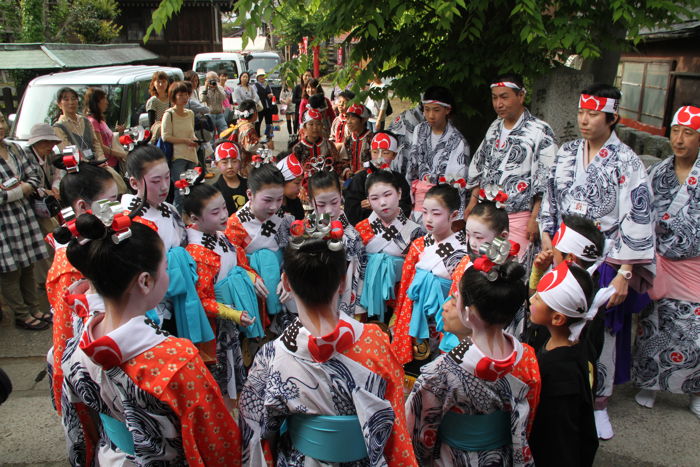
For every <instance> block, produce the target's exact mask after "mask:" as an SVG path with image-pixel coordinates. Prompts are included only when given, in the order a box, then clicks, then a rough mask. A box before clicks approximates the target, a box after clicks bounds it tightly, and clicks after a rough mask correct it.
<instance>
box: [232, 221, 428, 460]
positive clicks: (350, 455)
mask: <svg viewBox="0 0 700 467" xmlns="http://www.w3.org/2000/svg"><path fill="white" fill-rule="evenodd" d="M311 225H312V226H314V227H315V223H311ZM314 227H310V229H309V230H312V231H306V232H305V229H301V231H300V232H295V233H299V234H300V235H299V236H294V237H293V239H292V240H291V241H290V244H289V245H288V246H287V248H286V249H285V252H284V273H283V275H282V282H283V284H284V289H285V291H288V292H289V293H291V294H292V296H293V297H294V301H295V302H296V304H297V310H298V312H299V316H298V318H296V319H295V321H294V322H293V323H292V324H291V325H290V326H288V327H287V329H286V330H285V331H284V333H283V334H282V335H281V336H280V337H279V338H277V339H276V340H274V341H273V342H268V343H267V344H265V346H264V347H263V348H262V349H261V350H260V352H258V354H257V356H256V357H255V362H254V363H253V366H252V368H251V369H250V372H249V374H248V379H247V380H246V383H245V385H244V387H243V392H242V393H241V397H240V414H241V423H242V426H243V432H244V436H243V437H244V450H243V463H244V465H247V466H254V467H258V466H261V465H265V464H266V458H269V452H268V453H265V448H267V447H270V446H273V447H276V451H275V452H274V453H273V455H274V456H275V457H276V465H287V466H292V467H294V466H297V467H302V466H321V465H343V466H349V467H354V466H357V467H359V466H365V465H378V466H414V465H417V464H416V460H415V457H414V455H413V450H412V448H411V442H410V438H409V435H408V432H407V431H406V425H405V418H404V409H403V391H402V378H403V370H402V368H401V365H400V364H399V363H398V362H397V361H396V357H395V356H394V354H393V352H392V351H391V349H390V346H389V341H388V338H387V336H386V334H385V333H383V332H382V331H381V330H380V329H379V327H377V326H375V325H372V324H363V323H361V322H359V321H356V320H354V319H352V318H351V317H350V316H348V315H347V314H345V313H343V312H342V311H340V310H339V309H338V301H339V296H340V295H341V293H342V291H343V290H344V289H345V285H344V284H343V282H344V278H345V269H346V253H345V251H344V248H343V246H342V239H341V237H340V236H339V235H336V234H331V232H330V231H329V230H330V229H327V228H323V230H321V231H317V230H315V228H314ZM331 235H333V237H332V238H331ZM272 463H273V464H274V463H275V462H274V461H272Z"/></svg>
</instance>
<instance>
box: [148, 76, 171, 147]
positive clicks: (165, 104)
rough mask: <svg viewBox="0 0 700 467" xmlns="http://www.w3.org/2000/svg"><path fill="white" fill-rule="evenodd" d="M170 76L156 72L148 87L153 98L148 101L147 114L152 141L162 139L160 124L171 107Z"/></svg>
mask: <svg viewBox="0 0 700 467" xmlns="http://www.w3.org/2000/svg"><path fill="white" fill-rule="evenodd" d="M168 83H169V79H168V75H167V73H165V72H164V71H156V72H155V73H153V77H152V78H151V84H149V85H148V91H149V92H150V93H151V97H150V98H149V99H148V100H147V101H146V112H148V124H149V125H151V134H152V135H153V136H152V137H151V138H152V141H155V140H157V139H158V138H160V122H161V120H162V119H163V114H164V113H165V111H166V110H168V108H169V107H170V101H169V100H168Z"/></svg>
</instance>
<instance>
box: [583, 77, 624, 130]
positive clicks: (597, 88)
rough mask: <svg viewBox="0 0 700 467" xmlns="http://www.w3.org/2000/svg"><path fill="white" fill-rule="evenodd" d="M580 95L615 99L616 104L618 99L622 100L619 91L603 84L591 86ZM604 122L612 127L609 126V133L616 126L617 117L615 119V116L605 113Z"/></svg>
mask: <svg viewBox="0 0 700 467" xmlns="http://www.w3.org/2000/svg"><path fill="white" fill-rule="evenodd" d="M581 94H588V95H590V96H596V97H607V98H611V99H616V100H617V102H618V103H619V102H620V99H622V93H621V92H620V90H619V89H617V88H616V87H615V86H610V85H609V84H604V83H595V84H592V85H590V86H589V87H588V88H586V89H584V90H583V91H581ZM605 121H606V122H608V123H612V125H610V131H613V130H615V127H616V126H617V123H618V121H619V116H617V117H616V116H615V114H611V113H609V112H605Z"/></svg>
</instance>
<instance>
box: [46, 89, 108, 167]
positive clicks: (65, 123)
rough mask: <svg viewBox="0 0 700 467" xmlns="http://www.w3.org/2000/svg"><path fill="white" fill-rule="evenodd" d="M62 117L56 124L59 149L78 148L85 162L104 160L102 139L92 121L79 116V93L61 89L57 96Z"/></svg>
mask: <svg viewBox="0 0 700 467" xmlns="http://www.w3.org/2000/svg"><path fill="white" fill-rule="evenodd" d="M56 104H57V105H58V108H59V109H61V115H60V116H59V117H58V120H57V121H56V123H55V124H54V133H56V136H58V137H59V138H61V143H60V144H59V145H58V147H59V148H60V149H61V150H63V148H65V147H66V146H77V148H78V150H79V151H80V158H81V159H83V160H99V159H104V153H103V152H102V144H100V141H101V140H100V137H99V136H98V135H97V133H96V132H95V129H94V128H93V126H92V125H91V124H90V121H89V120H88V119H87V118H85V117H83V116H82V115H80V114H78V104H79V98H78V93H77V92H75V90H74V89H71V88H61V89H59V90H58V94H57V95H56Z"/></svg>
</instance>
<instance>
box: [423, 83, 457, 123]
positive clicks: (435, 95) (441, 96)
mask: <svg viewBox="0 0 700 467" xmlns="http://www.w3.org/2000/svg"><path fill="white" fill-rule="evenodd" d="M423 100H426V101H440V102H444V103H445V104H449V105H450V107H451V109H450V113H449V116H452V115H454V113H455V110H456V109H455V99H454V97H453V96H452V93H451V92H450V90H449V89H447V88H446V87H444V86H430V87H429V88H428V89H426V90H425V93H423Z"/></svg>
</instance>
